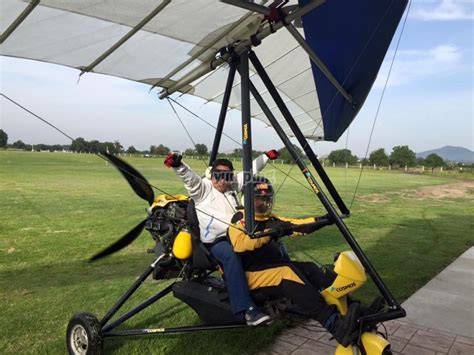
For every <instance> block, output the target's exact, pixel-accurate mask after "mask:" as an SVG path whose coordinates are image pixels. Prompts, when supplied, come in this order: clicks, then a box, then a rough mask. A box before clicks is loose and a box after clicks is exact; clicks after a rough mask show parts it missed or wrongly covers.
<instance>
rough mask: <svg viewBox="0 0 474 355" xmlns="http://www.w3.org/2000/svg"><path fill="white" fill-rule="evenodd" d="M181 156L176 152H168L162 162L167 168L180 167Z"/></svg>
mask: <svg viewBox="0 0 474 355" xmlns="http://www.w3.org/2000/svg"><path fill="white" fill-rule="evenodd" d="M181 159H183V157H182V156H181V155H179V154H176V153H169V154H168V155H167V156H166V158H165V161H164V164H165V166H166V167H168V168H177V167H180V166H181V165H182V164H183V163H182V162H181Z"/></svg>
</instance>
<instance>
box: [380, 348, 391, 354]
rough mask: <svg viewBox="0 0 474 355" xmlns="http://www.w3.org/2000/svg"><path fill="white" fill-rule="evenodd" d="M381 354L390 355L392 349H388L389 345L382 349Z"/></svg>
mask: <svg viewBox="0 0 474 355" xmlns="http://www.w3.org/2000/svg"><path fill="white" fill-rule="evenodd" d="M382 355H392V350H390V347H389V346H387V347H386V348H385V349H383V352H382Z"/></svg>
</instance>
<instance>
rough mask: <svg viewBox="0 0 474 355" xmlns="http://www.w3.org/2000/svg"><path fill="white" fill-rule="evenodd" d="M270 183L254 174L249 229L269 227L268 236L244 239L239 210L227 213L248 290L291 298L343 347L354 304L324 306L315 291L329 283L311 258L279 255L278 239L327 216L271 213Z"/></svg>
mask: <svg viewBox="0 0 474 355" xmlns="http://www.w3.org/2000/svg"><path fill="white" fill-rule="evenodd" d="M273 198H274V193H273V187H272V184H271V183H270V181H269V180H268V179H266V178H263V177H255V178H254V206H255V220H256V226H255V230H256V231H257V232H263V231H266V232H268V231H271V232H270V233H271V236H263V237H260V238H254V239H252V238H250V237H249V236H248V235H247V234H246V232H245V229H244V228H243V223H244V221H243V213H242V212H238V213H237V214H236V215H235V216H234V218H233V220H232V221H233V223H234V224H233V225H232V226H231V227H229V229H228V238H229V240H230V242H231V243H232V246H233V248H234V250H235V252H236V253H238V254H239V255H240V257H241V260H242V265H243V268H244V270H245V271H246V276H247V281H248V285H249V289H250V290H251V291H255V290H257V289H258V292H259V293H261V294H263V295H264V296H266V297H268V296H270V297H274V296H276V297H281V296H284V297H287V298H289V299H291V300H292V301H293V303H294V304H295V305H296V306H297V307H298V309H300V310H301V311H303V312H304V313H305V314H308V315H309V316H310V317H311V318H312V319H315V320H317V321H318V322H319V323H321V325H322V326H323V327H324V328H326V329H327V330H328V331H329V332H330V333H331V334H332V335H333V336H334V338H335V339H336V340H337V341H338V342H339V343H340V344H342V345H343V346H347V345H349V343H350V341H351V340H352V339H354V338H355V335H356V325H357V322H356V321H357V316H358V315H359V307H360V305H359V303H357V302H354V303H351V305H350V306H349V310H348V313H347V314H346V315H345V316H342V315H341V314H339V313H338V311H337V309H336V307H335V306H330V305H328V304H327V303H326V302H325V300H324V298H323V297H322V296H321V294H320V292H319V291H320V290H322V289H324V288H326V287H328V286H329V284H330V283H331V282H332V280H331V282H328V281H327V280H328V276H327V275H325V274H324V273H323V272H322V270H321V269H320V268H319V267H318V266H317V265H315V264H314V263H311V262H296V261H289V260H288V258H287V257H286V256H284V255H282V253H281V250H280V245H279V243H278V238H279V237H282V236H285V235H291V236H300V235H303V234H307V233H311V232H314V231H315V230H317V229H320V228H322V227H324V226H326V225H329V224H332V222H331V220H330V218H329V217H327V216H324V217H316V218H314V217H311V218H306V219H290V218H283V217H277V216H275V215H273V214H272V208H273Z"/></svg>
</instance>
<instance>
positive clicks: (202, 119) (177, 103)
mask: <svg viewBox="0 0 474 355" xmlns="http://www.w3.org/2000/svg"><path fill="white" fill-rule="evenodd" d="M167 99H168V100H170V101H173V102H174V103H175V104H176V105H178V106H179V107H181V108H182V109H184V110H186V111H187V112H189V113H190V114H191V115H193V116H194V117H196V118H197V119H199V120H200V121H202V122H204V123H205V124H207V125H208V126H209V127H212V128H214V129H215V130H217V127H216V126H214V125H213V124H211V123H209V122H207V121H206V120H205V119H204V118H202V117H200V116H199V115H197V114H195V113H194V112H193V111H191V110H190V109H188V108H187V107H186V106H184V105H182V104H181V103H180V102H178V101H176V100H174V99H173V98H172V97H167ZM222 134H223V135H224V136H226V137H227V138H229V139H230V140H231V141H233V142H234V143H236V144H238V145H239V147H242V142H238V141H237V140H235V139H234V138H232V137H231V136H229V135H228V134H226V133H224V132H222Z"/></svg>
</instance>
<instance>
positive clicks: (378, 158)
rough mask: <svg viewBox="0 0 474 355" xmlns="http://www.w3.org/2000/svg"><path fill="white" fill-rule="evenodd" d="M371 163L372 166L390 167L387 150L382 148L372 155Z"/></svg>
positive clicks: (370, 157)
mask: <svg viewBox="0 0 474 355" xmlns="http://www.w3.org/2000/svg"><path fill="white" fill-rule="evenodd" d="M369 162H370V165H374V164H375V165H377V166H388V155H387V154H385V149H383V148H380V149H377V150H374V151H373V152H372V153H370V156H369Z"/></svg>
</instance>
